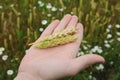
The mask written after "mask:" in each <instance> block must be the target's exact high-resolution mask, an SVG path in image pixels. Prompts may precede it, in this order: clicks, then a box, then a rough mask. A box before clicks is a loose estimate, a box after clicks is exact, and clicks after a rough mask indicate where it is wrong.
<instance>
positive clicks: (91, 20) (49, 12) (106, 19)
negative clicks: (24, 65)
mask: <svg viewBox="0 0 120 80" xmlns="http://www.w3.org/2000/svg"><path fill="white" fill-rule="evenodd" d="M65 14H72V15H77V16H78V17H79V22H81V23H82V24H83V25H84V39H83V41H82V44H81V46H80V50H79V53H78V56H81V55H85V54H99V55H101V56H103V57H104V58H105V60H106V62H105V64H97V65H93V66H91V67H89V68H88V69H86V70H84V71H81V72H80V73H79V74H77V75H76V76H74V77H70V78H66V79H65V80H120V0H0V80H13V78H14V77H15V76H16V75H17V70H18V66H19V64H20V61H21V59H22V58H23V56H24V55H25V53H26V51H27V49H28V48H29V46H28V43H31V42H34V41H35V40H36V39H37V38H38V37H39V36H40V34H41V33H42V32H43V31H44V29H45V28H46V27H47V25H48V24H49V23H50V22H51V21H52V20H55V19H61V18H62V17H63V16H64V15H65Z"/></svg>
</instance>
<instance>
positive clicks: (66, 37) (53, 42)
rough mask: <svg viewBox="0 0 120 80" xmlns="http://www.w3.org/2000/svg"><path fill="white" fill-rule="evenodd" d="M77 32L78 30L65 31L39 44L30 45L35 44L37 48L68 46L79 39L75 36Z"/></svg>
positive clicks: (48, 37) (54, 34) (50, 36)
mask: <svg viewBox="0 0 120 80" xmlns="http://www.w3.org/2000/svg"><path fill="white" fill-rule="evenodd" d="M76 32H77V29H76V28H70V29H65V30H63V31H61V32H57V33H53V34H52V35H49V36H47V37H45V38H43V39H42V40H41V41H39V42H34V43H30V44H29V45H34V44H35V47H36V48H49V47H54V46H59V45H63V44H67V43H70V42H73V41H75V40H76V39H77V35H74V34H75V33H76Z"/></svg>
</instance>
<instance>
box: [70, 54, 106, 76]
mask: <svg viewBox="0 0 120 80" xmlns="http://www.w3.org/2000/svg"><path fill="white" fill-rule="evenodd" d="M104 62H105V60H104V58H103V57H102V56H99V55H96V54H87V55H83V56H81V57H78V58H75V59H73V60H72V61H71V62H70V68H69V73H70V76H74V75H76V74H77V73H78V72H79V71H81V70H83V69H85V68H87V67H89V66H91V65H93V64H96V63H104Z"/></svg>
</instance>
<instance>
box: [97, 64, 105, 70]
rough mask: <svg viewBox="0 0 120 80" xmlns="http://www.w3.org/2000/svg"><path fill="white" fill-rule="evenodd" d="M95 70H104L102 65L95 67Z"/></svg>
mask: <svg viewBox="0 0 120 80" xmlns="http://www.w3.org/2000/svg"><path fill="white" fill-rule="evenodd" d="M96 69H97V70H101V71H102V70H103V69H104V65H103V64H99V65H98V66H96Z"/></svg>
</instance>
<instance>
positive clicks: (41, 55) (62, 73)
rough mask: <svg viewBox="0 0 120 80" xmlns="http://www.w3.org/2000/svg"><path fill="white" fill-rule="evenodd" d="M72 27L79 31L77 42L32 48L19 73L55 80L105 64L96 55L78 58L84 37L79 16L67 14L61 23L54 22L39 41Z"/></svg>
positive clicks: (45, 79)
mask: <svg viewBox="0 0 120 80" xmlns="http://www.w3.org/2000/svg"><path fill="white" fill-rule="evenodd" d="M71 27H76V28H77V29H78V31H77V33H76V34H77V35H78V37H79V38H78V39H77V40H76V41H75V42H71V43H68V44H65V45H60V46H57V47H52V48H46V49H37V48H35V47H34V45H33V46H31V47H30V49H29V50H28V53H27V54H26V55H25V56H24V58H23V60H22V62H21V64H20V68H19V72H25V73H27V74H29V75H32V76H35V77H36V78H37V79H36V80H55V79H59V78H63V77H66V76H73V75H75V74H77V73H78V72H79V71H81V70H83V69H84V68H86V67H88V66H90V65H92V64H94V63H103V62H104V59H103V57H101V56H99V55H95V54H87V55H84V56H81V57H76V54H77V52H78V50H79V46H80V43H81V41H82V37H83V26H82V24H80V23H78V18H77V16H71V15H69V14H67V15H65V16H64V17H63V19H62V20H61V21H59V20H55V21H53V22H52V23H51V24H50V25H49V26H48V27H47V28H46V29H45V31H44V32H43V33H42V35H41V36H40V38H39V39H38V40H37V41H39V40H41V39H43V38H44V37H46V36H48V35H51V34H52V33H55V32H58V31H61V30H63V29H66V28H71ZM37 41H36V42H37ZM38 76H39V77H38Z"/></svg>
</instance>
